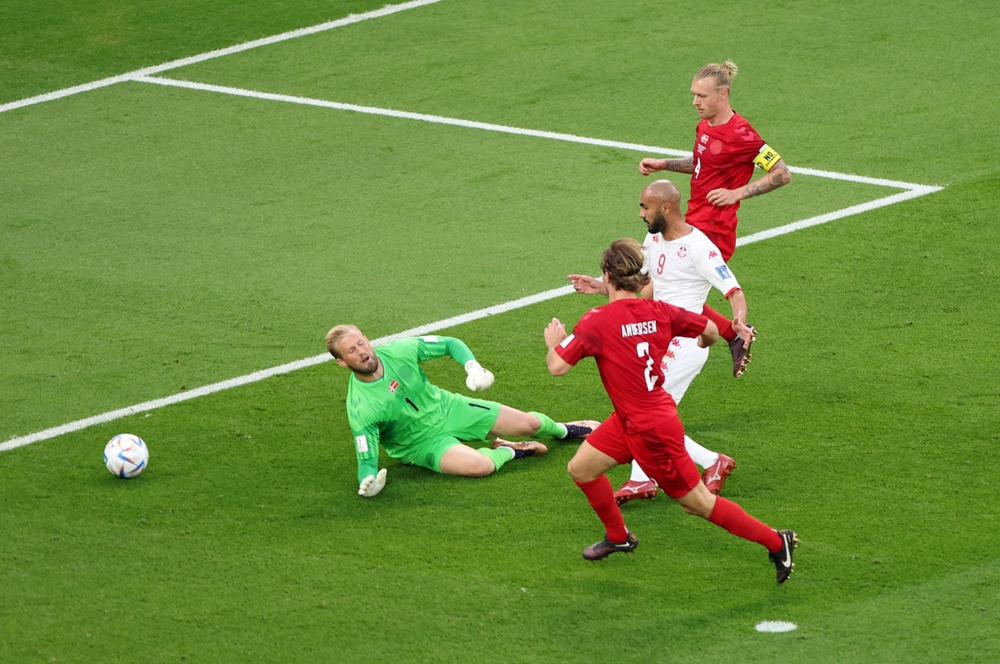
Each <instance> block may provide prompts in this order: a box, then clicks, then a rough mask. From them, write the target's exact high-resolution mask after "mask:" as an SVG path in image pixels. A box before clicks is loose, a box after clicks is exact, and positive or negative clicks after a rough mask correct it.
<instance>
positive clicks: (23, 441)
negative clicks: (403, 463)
mask: <svg viewBox="0 0 1000 664" xmlns="http://www.w3.org/2000/svg"><path fill="white" fill-rule="evenodd" d="M572 292H573V287H572V286H563V287H561V288H554V289H552V290H548V291H545V292H543V293H537V294H535V295H529V296H528V297H522V298H520V299H518V300H512V301H510V302H505V303H504V304H497V305H494V306H492V307H486V308H485V309H479V310H477V311H472V312H469V313H467V314H461V315H460V316H452V317H451V318H445V319H444V320H439V321H437V322H435V323H428V324H427V325H421V326H420V327H414V328H411V329H409V330H404V331H403V332H397V333H396V334H390V335H388V336H385V337H379V338H378V339H375V340H374V341H372V345H375V346H380V345H382V344H384V343H386V342H387V341H392V340H394V339H401V338H403V337H412V336H419V335H421V334H430V333H432V332H437V331H438V330H444V329H447V328H449V327H454V326H456V325H461V324H463V323H468V322H470V321H474V320H479V319H480V318H486V317H487V316H496V315H497V314H502V313H505V312H508V311H513V310H514V309H520V308H521V307H527V306H529V305H532V304H536V303H538V302H544V301H546V300H551V299H553V298H557V297H561V296H563V295H567V294H569V293H572ZM330 359H332V356H331V355H330V354H329V353H323V354H322V355H314V356H313V357H307V358H306V359H304V360H298V361H296V362H289V363H288V364H282V365H280V366H277V367H271V368H270V369H263V370H261V371H255V372H253V373H251V374H246V375H245V376H238V377H237V378H231V379H229V380H224V381H221V382H219V383H212V384H211V385H203V386H202V387H199V388H197V389H193V390H188V391H186V392H180V393H178V394H173V395H171V396H169V397H164V398H162V399H153V400H152V401H145V402H143V403H140V404H136V405H134V406H128V407H127V408H119V409H118V410H112V411H108V412H107V413H101V414H100V415H94V416H93V417H87V418H84V419H82V420H76V421H75V422H70V423H68V424H63V425H61V426H57V427H53V428H51V429H45V430H44V431H37V432H35V433H32V434H28V435H27V436H20V437H18V438H11V439H10V440H8V441H6V442H4V443H0V452H6V451H7V450H12V449H15V448H17V447H22V446H24V445H30V444H31V443H37V442H39V441H42V440H48V439H49V438H55V437H56V436H62V435H63V434H67V433H72V432H73V431H79V430H81V429H86V428H87V427H92V426H94V425H95V424H104V423H105V422H112V421H114V420H119V419H121V418H123V417H128V416H129V415H135V414H137V413H146V412H149V411H151V410H155V409H157V408H163V407H164V406H170V405H173V404H175V403H181V402H182V401H188V400H189V399H194V398H196V397H203V396H206V395H209V394H214V393H215V392H221V391H222V390H228V389H230V388H233V387H239V386H241V385H248V384H250V383H256V382H258V381H261V380H264V379H265V378H270V377H271V376H277V375H278V374H285V373H290V372H292V371H297V370H298V369H305V368H306V367H311V366H313V365H316V364H322V363H323V362H327V361H329V360H330Z"/></svg>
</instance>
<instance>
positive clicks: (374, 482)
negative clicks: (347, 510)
mask: <svg viewBox="0 0 1000 664" xmlns="http://www.w3.org/2000/svg"><path fill="white" fill-rule="evenodd" d="M385 472H386V470H385V468H383V469H382V470H380V471H378V477H376V476H374V475H369V476H368V477H366V478H365V479H363V480H361V487H360V488H359V489H358V495H359V496H364V497H365V498H374V497H375V496H377V495H378V492H379V491H381V490H382V487H384V486H385Z"/></svg>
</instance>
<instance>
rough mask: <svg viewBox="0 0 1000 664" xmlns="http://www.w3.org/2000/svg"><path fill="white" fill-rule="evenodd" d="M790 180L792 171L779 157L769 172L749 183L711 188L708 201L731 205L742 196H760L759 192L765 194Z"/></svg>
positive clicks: (719, 204)
mask: <svg viewBox="0 0 1000 664" xmlns="http://www.w3.org/2000/svg"><path fill="white" fill-rule="evenodd" d="M791 181H792V172H791V171H790V170H788V166H786V165H785V161H784V160H783V159H779V160H778V161H777V162H775V164H774V166H772V167H771V172H769V173H768V174H767V175H765V176H764V177H762V178H760V179H759V180H754V181H753V182H751V183H750V184H747V185H745V186H742V187H740V188H739V189H713V190H712V191H710V192H708V196H707V198H708V202H709V203H711V204H712V205H718V206H720V207H721V206H723V205H732V204H733V203H735V202H736V201H741V200H743V199H744V198H752V197H754V196H760V195H761V194H766V193H767V192H769V191H774V190H775V189H777V188H778V187H783V186H785V185H786V184H788V183H789V182H791Z"/></svg>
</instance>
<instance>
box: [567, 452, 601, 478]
mask: <svg viewBox="0 0 1000 664" xmlns="http://www.w3.org/2000/svg"><path fill="white" fill-rule="evenodd" d="M575 461H576V457H573V458H572V459H570V460H569V463H568V464H566V472H567V473H569V476H570V477H572V478H573V479H574V480H576V481H577V482H590V481H591V480H596V479H597V478H596V477H590V476H589V474H588V473H587V472H586V470H585V469H584V468H581V466H580V464H579V463H574V462H575Z"/></svg>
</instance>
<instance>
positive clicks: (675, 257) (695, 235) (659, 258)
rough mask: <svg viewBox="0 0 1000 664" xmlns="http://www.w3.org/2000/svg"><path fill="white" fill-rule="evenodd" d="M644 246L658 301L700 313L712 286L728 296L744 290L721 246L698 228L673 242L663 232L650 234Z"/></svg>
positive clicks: (654, 292) (654, 294) (654, 293)
mask: <svg viewBox="0 0 1000 664" xmlns="http://www.w3.org/2000/svg"><path fill="white" fill-rule="evenodd" d="M642 246H643V249H644V250H645V251H646V254H647V255H648V256H649V276H650V277H651V278H652V279H653V299H654V300H661V301H663V302H666V303H668V304H672V305H674V306H675V307H681V308H682V309H687V310H688V311H691V312H694V313H696V314H700V313H701V312H702V309H703V308H704V306H705V300H706V299H708V292H709V291H710V290H712V286H715V288H717V289H718V290H719V292H721V293H722V294H723V295H724V296H725V297H726V298H727V299H728V298H729V296H730V295H732V293H733V291H735V290H740V284H739V282H738V281H736V277H735V276H733V273H732V272H731V271H730V270H729V266H728V265H726V261H724V260H722V253H721V252H720V251H719V249H718V247H716V246H715V245H714V244H712V241H711V240H709V239H708V237H707V236H706V235H705V234H704V233H702V232H701V231H699V230H698V229H697V228H692V229H691V232H690V233H688V234H687V235H685V236H684V237H681V238H678V239H676V240H671V241H669V242H668V241H666V240H664V239H663V235H661V234H660V233H656V234H653V233H647V234H646V240H645V242H643V243H642Z"/></svg>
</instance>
